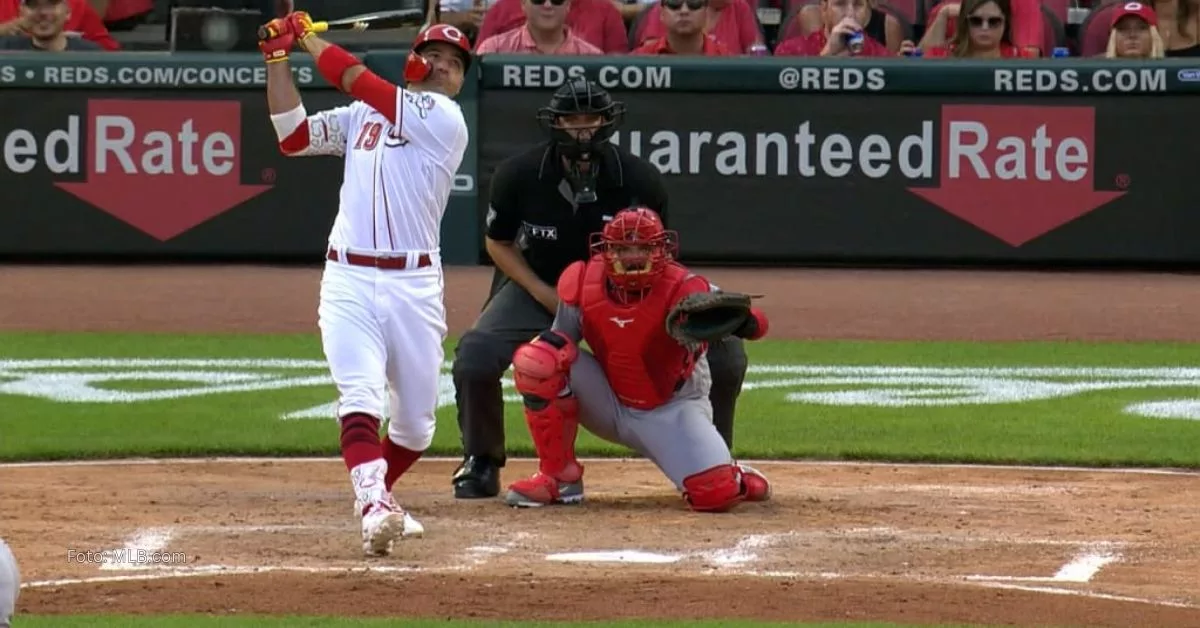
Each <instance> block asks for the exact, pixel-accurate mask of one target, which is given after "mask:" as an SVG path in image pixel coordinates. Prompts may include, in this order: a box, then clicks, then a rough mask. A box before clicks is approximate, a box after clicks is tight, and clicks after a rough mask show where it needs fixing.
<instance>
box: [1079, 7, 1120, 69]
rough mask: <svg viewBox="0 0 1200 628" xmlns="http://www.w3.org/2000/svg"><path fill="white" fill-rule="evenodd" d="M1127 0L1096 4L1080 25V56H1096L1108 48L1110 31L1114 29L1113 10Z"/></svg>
mask: <svg viewBox="0 0 1200 628" xmlns="http://www.w3.org/2000/svg"><path fill="white" fill-rule="evenodd" d="M1124 2H1125V0H1105V1H1104V2H1102V3H1100V4H1098V5H1096V6H1095V7H1094V8H1093V9H1092V11H1091V12H1090V13H1088V16H1087V17H1086V18H1084V20H1083V23H1082V24H1080V25H1079V43H1078V49H1079V56H1081V57H1095V56H1096V55H1102V54H1104V53H1105V52H1106V51H1107V50H1108V32H1109V31H1110V30H1112V16H1113V11H1116V10H1117V5H1118V4H1119V3H1124Z"/></svg>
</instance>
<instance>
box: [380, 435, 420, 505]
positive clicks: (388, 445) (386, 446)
mask: <svg viewBox="0 0 1200 628" xmlns="http://www.w3.org/2000/svg"><path fill="white" fill-rule="evenodd" d="M422 453H423V452H420V451H413V450H412V449H408V448H405V447H401V446H400V445H397V444H396V443H394V442H392V439H391V438H389V437H387V436H384V437H383V459H384V460H386V461H387V476H386V478H385V479H384V485H385V486H386V487H387V490H389V491H390V490H392V485H394V484H395V483H396V480H399V479H400V476H402V475H404V472H405V471H408V470H409V468H410V467H412V466H413V463H415V462H416V461H417V459H418V458H420V457H421V454H422Z"/></svg>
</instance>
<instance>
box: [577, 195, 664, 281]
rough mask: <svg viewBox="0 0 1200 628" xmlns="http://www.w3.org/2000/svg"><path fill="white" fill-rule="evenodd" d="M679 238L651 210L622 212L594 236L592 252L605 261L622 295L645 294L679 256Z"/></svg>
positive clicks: (606, 270) (638, 209)
mask: <svg viewBox="0 0 1200 628" xmlns="http://www.w3.org/2000/svg"><path fill="white" fill-rule="evenodd" d="M677 243H678V236H677V235H676V234H675V232H674V231H669V230H667V229H666V227H664V226H663V223H662V219H661V218H659V217H658V213H657V212H655V211H654V210H653V209H650V208H648V207H636V208H632V209H625V210H621V211H620V212H618V213H617V215H616V216H613V219H612V221H611V222H609V223H608V224H607V225H605V226H604V230H603V231H601V232H600V233H597V234H593V236H592V243H591V248H592V253H593V254H594V255H600V256H601V258H602V259H603V260H604V274H605V275H606V276H607V277H608V279H609V280H610V281H611V282H612V284H613V286H614V287H615V288H616V289H617V290H618V292H619V293H620V294H619V295H618V296H621V297H627V296H629V295H630V293H638V292H643V291H645V290H647V289H649V288H650V286H651V284H653V283H654V280H655V279H657V278H658V276H659V275H661V274H662V273H663V271H664V270H666V268H667V263H668V262H670V261H671V260H672V259H673V258H674V257H675V256H676V255H677V254H678V244H677Z"/></svg>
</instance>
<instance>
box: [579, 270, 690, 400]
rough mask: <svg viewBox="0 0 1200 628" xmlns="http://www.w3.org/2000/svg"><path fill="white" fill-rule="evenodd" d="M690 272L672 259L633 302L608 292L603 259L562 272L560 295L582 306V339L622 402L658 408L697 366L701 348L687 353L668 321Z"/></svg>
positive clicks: (580, 307) (580, 308)
mask: <svg viewBox="0 0 1200 628" xmlns="http://www.w3.org/2000/svg"><path fill="white" fill-rule="evenodd" d="M691 276H692V275H691V273H689V272H688V271H687V269H685V268H683V267H682V266H679V265H677V264H669V265H668V266H667V268H666V270H665V271H663V274H662V275H660V276H659V277H658V279H657V280H656V281H655V283H654V284H653V286H651V288H650V290H649V292H648V294H647V295H646V296H644V297H642V299H641V300H640V301H638V302H637V303H636V304H634V305H621V304H618V303H616V302H614V301H613V300H612V299H611V298H609V295H608V291H607V289H606V286H605V283H606V278H605V276H604V264H603V263H602V262H599V261H595V260H591V261H589V262H586V263H584V262H577V263H575V264H572V265H571V266H570V267H569V268H568V269H567V271H566V272H565V273H563V277H562V279H561V281H560V284H559V285H560V295H559V296H560V297H561V298H562V299H563V300H564V301H566V302H567V303H568V304H570V305H574V306H576V307H578V308H579V311H580V314H581V316H582V318H583V339H584V340H585V341H587V343H588V346H589V347H591V349H592V352H593V353H594V354H595V356H596V359H597V360H598V361H599V362H600V364H601V365H602V366H603V367H604V373H605V374H606V375H607V376H608V383H609V385H610V386H612V389H613V392H614V393H615V394H616V396H617V399H619V400H620V401H621V403H623V404H625V405H627V406H629V407H631V408H638V409H641V410H650V409H653V408H657V407H659V406H661V405H663V404H664V403H666V402H667V401H670V399H671V397H672V396H673V395H674V394H675V391H677V390H678V389H679V387H680V386H681V385H682V384H683V382H684V381H686V380H687V378H688V377H690V376H691V374H692V371H693V370H695V367H696V359H697V358H698V357H699V355H700V354H699V353H697V354H692V353H689V352H688V351H687V349H685V348H683V346H681V345H680V344H679V342H677V341H676V340H675V339H673V338H671V337H670V336H668V335H667V332H666V328H665V326H664V321H665V320H666V316H667V312H668V311H669V310H670V309H671V305H672V304H674V302H675V301H676V300H677V299H678V294H679V291H680V288H681V287H683V285H684V282H685V281H686V280H687V279H688V278H689V277H691ZM568 295H569V296H568Z"/></svg>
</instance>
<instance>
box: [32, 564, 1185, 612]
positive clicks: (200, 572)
mask: <svg viewBox="0 0 1200 628" xmlns="http://www.w3.org/2000/svg"><path fill="white" fill-rule="evenodd" d="M468 569H469V568H466V567H462V566H458V567H446V568H424V567H300V566H288V565H275V566H266V565H264V566H240V567H239V566H232V565H206V566H202V567H194V568H175V569H172V570H169V571H157V572H152V573H137V574H129V575H121V576H97V577H90V578H64V579H58V580H36V581H32V582H26V583H23V584H22V585H21V588H22V589H39V588H54V587H65V586H72V585H85V584H106V583H115V582H134V581H147V580H150V581H153V580H169V579H175V578H199V577H206V576H207V577H214V576H234V575H254V574H264V573H270V572H298V573H318V574H325V573H328V574H351V573H358V574H368V575H369V574H379V575H386V574H398V573H421V572H425V573H430V572H437V571H442V572H446V571H464V570H468ZM709 573H713V574H718V575H722V576H728V575H730V574H729V573H727V572H718V571H716V570H713V571H712V572H709ZM737 575H741V576H751V577H763V578H791V579H803V580H901V581H909V582H916V583H924V584H951V585H967V586H978V587H985V588H993V589H1009V590H1014V591H1026V592H1030V593H1047V594H1054V595H1071V596H1078V597H1085V598H1092V599H1098V600H1110V601H1115V602H1127V603H1134V604H1147V605H1152V606H1166V607H1172V608H1186V609H1200V605H1196V604H1191V603H1188V602H1175V601H1171V600H1155V599H1150V598H1142V597H1133V596H1126V595H1113V594H1108V593H1098V592H1094V591H1084V590H1077V589H1064V588H1061V587H1049V586H1030V585H1021V584H1009V583H1003V582H975V581H970V580H966V579H962V578H945V577H941V578H933V577H922V576H915V575H900V574H876V573H839V572H828V571H810V572H801V571H753V570H747V571H743V572H740V573H738V574H737Z"/></svg>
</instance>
